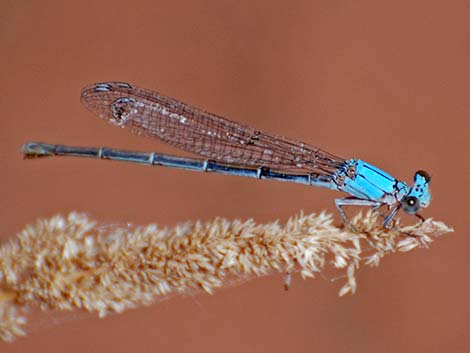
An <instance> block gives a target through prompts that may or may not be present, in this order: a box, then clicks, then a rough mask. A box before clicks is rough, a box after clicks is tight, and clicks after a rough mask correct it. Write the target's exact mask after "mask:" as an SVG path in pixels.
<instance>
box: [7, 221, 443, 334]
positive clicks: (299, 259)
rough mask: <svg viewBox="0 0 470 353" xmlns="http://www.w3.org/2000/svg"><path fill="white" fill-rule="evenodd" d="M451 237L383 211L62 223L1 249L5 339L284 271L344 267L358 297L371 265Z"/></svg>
mask: <svg viewBox="0 0 470 353" xmlns="http://www.w3.org/2000/svg"><path fill="white" fill-rule="evenodd" d="M352 229H354V231H353V230H352ZM448 232H452V228H450V227H448V226H446V225H445V224H444V223H441V222H437V221H433V220H431V219H428V220H426V221H425V222H423V223H419V224H417V225H414V226H407V227H402V226H400V224H399V223H398V221H396V222H395V224H394V226H393V228H392V229H385V228H384V227H383V226H382V224H381V222H380V220H379V219H377V215H376V214H375V213H374V212H369V213H367V214H365V215H358V216H356V217H355V218H354V219H352V220H351V227H346V228H345V227H342V228H338V227H336V226H334V225H333V217H332V215H330V214H326V213H320V214H309V215H304V214H303V213H300V214H299V215H296V216H294V217H292V218H290V219H289V220H288V221H287V222H286V223H285V224H281V223H279V222H278V221H275V222H272V223H265V224H257V223H256V222H254V221H253V220H248V221H239V220H234V221H229V220H226V219H222V218H216V219H214V220H211V221H207V222H195V223H185V224H180V225H177V226H175V227H171V228H159V227H158V226H157V225H154V224H151V225H147V226H122V227H121V226H116V225H113V226H106V225H100V224H99V223H97V222H95V221H93V220H91V219H90V218H89V217H88V216H86V215H84V214H79V213H70V214H69V215H68V216H61V215H57V216H54V217H52V218H50V219H42V220H38V221H36V222H35V223H34V224H33V225H28V226H26V227H25V228H24V229H23V230H22V231H21V232H20V233H18V234H17V235H16V236H15V237H13V238H12V239H10V240H8V241H7V242H5V243H4V244H3V245H1V246H0V338H1V339H3V340H5V341H11V340H13V339H14V338H15V337H17V336H22V335H25V334H26V332H27V327H28V321H27V318H28V312H29V310H30V309H32V308H39V309H40V310H45V311H50V310H56V311H70V310H80V309H81V310H85V311H88V312H91V313H97V314H98V315H99V316H100V317H103V316H105V315H107V314H109V313H113V312H122V311H124V310H127V309H130V308H135V307H139V306H143V305H149V304H151V303H154V302H156V301H158V300H160V299H163V298H168V297H169V296H171V295H173V294H185V293H190V292H191V291H193V290H195V289H196V290H198V289H199V290H203V291H205V292H207V293H211V294H212V293H213V292H214V291H215V290H216V289H217V288H219V287H222V286H228V285H230V283H231V281H232V280H231V279H233V278H255V277H257V276H263V275H267V274H270V273H275V272H280V273H293V272H300V274H301V276H302V277H303V278H313V277H315V275H317V274H320V273H322V271H326V270H327V269H328V268H332V269H337V270H340V271H343V272H344V279H345V281H344V284H343V286H342V288H341V289H340V291H339V295H340V296H343V295H345V294H348V293H350V294H352V293H354V292H355V291H356V289H357V283H356V278H355V273H356V271H357V270H358V269H359V268H360V267H361V266H377V265H378V264H379V263H380V260H381V259H382V258H383V257H384V256H385V255H387V254H390V253H394V252H400V251H401V252H404V251H410V250H412V249H415V248H419V247H428V246H429V244H430V243H432V242H433V240H434V239H435V238H436V237H439V236H441V235H443V234H445V233H448ZM288 283H289V282H288V281H286V285H288Z"/></svg>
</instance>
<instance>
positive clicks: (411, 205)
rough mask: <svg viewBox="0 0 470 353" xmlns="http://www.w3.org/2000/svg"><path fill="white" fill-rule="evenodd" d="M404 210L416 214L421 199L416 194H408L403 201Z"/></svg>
mask: <svg viewBox="0 0 470 353" xmlns="http://www.w3.org/2000/svg"><path fill="white" fill-rule="evenodd" d="M401 204H402V206H403V210H404V211H405V212H406V213H408V214H415V213H416V212H418V210H419V207H420V205H419V200H418V198H417V197H414V196H406V197H404V198H403V200H402V201H401Z"/></svg>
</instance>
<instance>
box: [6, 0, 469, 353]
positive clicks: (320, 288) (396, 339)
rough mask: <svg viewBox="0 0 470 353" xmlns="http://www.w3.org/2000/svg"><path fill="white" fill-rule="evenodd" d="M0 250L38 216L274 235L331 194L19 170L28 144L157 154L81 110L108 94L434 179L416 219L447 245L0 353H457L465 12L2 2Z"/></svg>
mask: <svg viewBox="0 0 470 353" xmlns="http://www.w3.org/2000/svg"><path fill="white" fill-rule="evenodd" d="M1 5H2V6H1V7H2V12H1V14H0V45H1V46H0V54H1V55H0V67H1V69H0V70H1V71H0V76H1V83H2V84H1V86H0V103H1V111H2V114H1V118H0V139H1V140H0V159H1V160H0V162H1V177H0V178H1V179H0V180H1V183H0V195H1V197H0V215H1V226H2V227H1V236H2V238H4V239H6V238H8V237H10V236H13V235H14V234H15V233H16V232H17V231H19V230H20V229H22V227H23V226H24V225H25V224H27V223H30V222H32V221H34V220H35V219H36V218H38V217H48V216H51V215H53V214H56V213H58V212H60V213H67V212H69V211H71V210H78V211H84V212H87V213H89V215H90V216H92V217H93V218H95V219H98V220H100V221H103V222H132V223H137V224H146V223H149V222H157V223H159V224H161V225H173V224H176V223H178V222H182V221H187V220H197V219H210V218H213V217H215V216H223V217H227V218H230V219H232V218H243V219H246V218H250V217H252V218H254V219H256V220H257V221H263V222H264V221H269V220H274V219H281V220H283V221H285V220H286V219H287V218H288V217H289V216H291V215H293V214H295V213H297V212H298V211H299V210H301V209H303V210H305V211H306V212H312V211H315V212H318V211H320V210H322V209H325V208H326V209H327V210H328V211H334V204H333V200H334V198H335V197H338V196H339V195H338V194H337V193H335V192H332V191H328V190H322V189H317V188H308V187H305V186H301V185H290V184H285V183H277V182H267V181H265V182H258V181H254V180H251V179H243V178H236V177H224V176H217V175H204V174H198V173H191V172H184V171H178V170H169V169H162V168H148V167H143V166H134V165H128V164H120V163H110V162H108V163H106V162H100V161H91V160H76V159H49V160H42V161H23V160H22V156H21V153H20V146H21V145H22V144H23V143H24V142H26V141H28V140H40V141H47V142H52V143H68V144H76V145H91V146H93V145H97V146H98V145H108V146H115V147H124V148H128V149H131V148H132V149H140V150H149V151H150V150H157V151H165V152H172V153H175V152H176V151H174V150H172V149H171V148H169V147H167V146H162V145H160V144H159V143H158V142H155V141H151V140H147V139H142V138H139V137H137V136H133V135H131V134H129V133H128V132H126V131H125V130H121V129H117V128H113V127H111V126H109V125H107V124H105V123H104V122H102V121H100V120H99V119H98V118H96V117H94V116H92V115H91V114H90V113H88V112H87V111H85V110H84V108H83V107H82V106H81V105H80V102H79V99H78V97H79V93H80V90H81V88H82V87H83V86H84V85H86V84H88V83H91V82H100V81H109V80H120V81H129V82H131V83H134V84H137V85H139V86H142V87H148V88H151V89H154V90H158V91H160V92H162V93H165V94H167V95H170V96H174V97H177V98H179V99H181V100H184V101H186V102H189V103H191V104H193V105H196V106H199V107H202V108H204V109H206V110H209V111H212V112H215V113H218V114H221V115H224V116H227V117H231V118H232V119H235V120H240V121H243V122H246V123H249V124H251V125H253V126H255V127H257V128H259V129H262V130H267V131H271V132H274V133H277V134H284V135H286V136H290V137H294V138H298V139H300V140H304V141H307V142H311V143H313V144H315V145H318V146H321V147H323V148H325V149H327V150H328V151H331V152H332V153H335V154H338V155H340V156H345V157H361V158H363V159H365V160H367V161H369V162H372V163H374V164H376V165H378V166H379V167H382V168H383V169H385V170H387V171H389V172H390V173H392V174H393V175H394V176H396V177H398V178H403V179H405V180H407V181H410V180H411V178H412V175H413V173H414V172H415V171H416V170H417V169H426V170H429V172H430V173H431V174H432V176H433V184H432V192H433V203H432V205H431V206H430V207H429V209H427V210H426V211H425V212H424V213H423V214H424V215H425V216H427V217H434V218H436V219H439V220H443V221H445V222H447V223H448V224H451V225H453V226H454V227H455V229H456V232H455V233H454V234H452V235H450V236H448V237H445V238H443V239H441V240H439V241H438V242H436V243H435V244H434V245H433V246H432V247H431V248H430V249H429V250H417V251H414V252H411V253H407V254H396V255H395V256H390V257H387V258H386V259H385V260H384V261H383V263H382V265H381V266H380V267H379V268H377V269H367V270H363V271H361V272H360V273H359V278H358V281H359V290H358V292H357V294H356V295H354V296H348V297H346V298H338V297H337V291H338V289H339V287H340V284H339V283H330V282H328V281H327V280H324V279H321V278H319V279H316V280H309V281H303V280H301V279H300V277H298V276H295V277H294V279H293V287H292V290H291V291H290V292H288V293H285V292H284V291H283V290H282V281H283V278H282V276H281V275H273V276H269V277H266V278H262V279H257V280H253V281H249V282H247V283H244V284H243V285H241V286H237V287H232V288H228V289H224V290H220V291H219V292H217V293H216V295H214V296H209V295H205V294H202V295H198V296H196V297H189V298H182V297H177V298H173V299H171V300H169V301H166V302H163V303H160V304H156V305H154V306H152V307H150V308H143V309H138V310H133V311H129V312H127V313H124V314H122V315H114V316H112V317H109V318H106V319H104V320H100V319H97V318H94V317H87V318H85V319H81V320H78V319H77V320H75V319H73V318H71V319H70V320H67V321H66V322H64V323H62V324H59V325H52V326H51V327H49V326H48V325H44V326H42V325H37V326H39V327H36V328H35V329H34V330H33V332H31V333H30V335H28V336H27V337H26V338H24V339H20V340H18V341H17V342H16V343H14V344H9V345H7V344H3V343H1V344H0V351H1V352H45V351H47V352H65V351H66V352H131V351H133V352H468V351H470V348H469V344H468V343H469V340H468V337H467V335H468V325H469V320H470V315H469V312H470V310H469V304H468V302H469V291H468V290H469V282H468V278H469V273H470V271H469V265H468V263H469V255H468V254H469V246H470V241H469V233H468V227H467V226H466V224H465V223H464V222H465V221H464V219H465V218H467V219H468V217H469V216H468V214H469V213H468V212H469V211H468V204H469V202H470V193H469V192H468V188H469V185H468V184H469V167H468V163H469V160H468V157H467V156H468V154H467V153H468V149H469V146H470V142H469V123H468V121H469V116H470V99H469V97H470V21H469V19H470V5H469V3H468V2H466V1H450V2H444V1H393V2H376V1H331V0H328V1H292V2H287V1H220V0H214V1H209V0H207V1H154V0H153V1H132V2H131V1H128V2H126V1H116V0H114V1H101V2H98V1H80V2H75V3H72V2H68V1H5V0H3V1H2V4H1Z"/></svg>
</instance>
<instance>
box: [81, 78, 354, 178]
mask: <svg viewBox="0 0 470 353" xmlns="http://www.w3.org/2000/svg"><path fill="white" fill-rule="evenodd" d="M81 100H82V102H83V104H84V105H85V106H86V107H87V108H88V109H89V110H90V111H92V112H94V113H95V114H97V115H99V116H100V117H101V118H102V119H104V120H106V121H108V122H110V123H112V124H114V125H117V126H121V127H129V128H131V129H132V131H134V132H135V133H137V134H139V135H146V136H150V137H155V138H158V139H160V140H161V141H163V142H166V143H168V144H170V145H173V146H175V147H177V148H180V149H182V150H185V151H188V152H192V153H195V154H198V155H201V156H204V157H206V158H209V159H213V160H216V161H218V162H222V163H227V164H235V165H240V166H252V167H253V166H256V167H259V166H264V167H268V168H270V169H273V170H279V171H289V172H299V171H300V172H302V171H303V172H306V173H316V174H321V175H331V174H333V173H334V172H335V171H336V170H337V168H339V167H341V166H342V165H344V161H345V160H344V159H342V158H339V157H336V156H334V155H332V154H329V153H327V152H325V151H322V150H320V149H318V148H316V147H314V146H311V145H307V144H305V143H302V142H297V141H294V140H290V139H287V138H284V137H280V136H275V135H271V134H268V133H264V132H261V131H259V130H256V129H254V128H252V127H249V126H246V125H243V124H240V123H237V122H233V121H230V120H228V119H225V118H222V117H220V116H217V115H215V114H211V113H207V112H205V111H202V110H200V109H197V108H194V107H191V106H189V105H187V104H185V103H182V102H180V101H177V100H175V99H172V98H169V97H165V96H162V95H160V94H158V93H156V92H153V91H150V90H146V89H142V88H137V87H133V86H131V85H129V84H127V83H123V82H106V83H97V84H93V85H90V86H87V87H85V88H84V90H83V91H82V96H81Z"/></svg>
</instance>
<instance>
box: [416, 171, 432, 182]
mask: <svg viewBox="0 0 470 353" xmlns="http://www.w3.org/2000/svg"><path fill="white" fill-rule="evenodd" d="M418 175H419V176H422V177H423V178H424V180H425V181H426V183H429V182H430V181H431V176H430V175H429V173H428V172H426V171H424V170H418V171H417V172H416V173H415V180H416V177H417V176H418Z"/></svg>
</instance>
